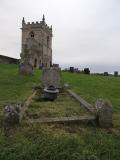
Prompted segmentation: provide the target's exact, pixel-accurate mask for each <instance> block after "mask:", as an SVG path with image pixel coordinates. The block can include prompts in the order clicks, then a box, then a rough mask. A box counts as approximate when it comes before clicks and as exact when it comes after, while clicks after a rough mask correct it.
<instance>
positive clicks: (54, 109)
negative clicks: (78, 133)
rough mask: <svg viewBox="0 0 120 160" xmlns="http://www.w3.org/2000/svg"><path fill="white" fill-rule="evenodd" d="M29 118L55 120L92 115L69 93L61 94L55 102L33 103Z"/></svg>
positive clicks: (29, 108) (29, 109)
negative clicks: (56, 118)
mask: <svg viewBox="0 0 120 160" xmlns="http://www.w3.org/2000/svg"><path fill="white" fill-rule="evenodd" d="M26 115H27V118H29V119H31V118H32V119H38V118H54V117H73V116H85V115H90V113H89V112H87V111H86V109H85V108H83V107H82V106H80V104H79V103H78V102H77V101H75V100H74V99H73V98H71V97H70V96H69V95H68V93H66V92H63V93H59V95H58V97H57V99H56V100H55V101H52V102H51V101H35V100H34V101H33V102H32V103H31V104H30V105H29V106H28V109H27V112H26Z"/></svg>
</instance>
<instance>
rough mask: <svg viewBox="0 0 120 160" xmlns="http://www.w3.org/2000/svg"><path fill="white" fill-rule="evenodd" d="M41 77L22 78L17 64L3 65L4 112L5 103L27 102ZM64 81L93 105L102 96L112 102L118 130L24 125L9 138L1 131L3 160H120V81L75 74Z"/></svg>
mask: <svg viewBox="0 0 120 160" xmlns="http://www.w3.org/2000/svg"><path fill="white" fill-rule="evenodd" d="M40 76H41V71H36V72H35V74H34V75H33V76H28V77H26V76H20V75H19V74H18V69H17V66H16V65H1V64H0V104H1V106H0V107H1V110H2V106H3V104H6V103H10V102H11V103H12V102H23V101H24V100H25V99H26V98H27V97H28V96H29V95H30V94H31V93H32V86H33V85H34V84H35V83H39V81H40ZM63 78H64V81H66V82H68V83H69V84H70V87H71V89H72V90H74V91H75V92H77V93H78V94H80V95H81V96H82V97H84V98H85V99H86V100H88V102H90V103H92V104H94V103H95V101H96V99H97V98H99V97H102V98H105V99H109V100H110V101H111V102H112V104H113V113H114V125H115V127H114V128H112V129H107V130H105V129H99V128H94V127H89V128H81V127H80V126H78V125H76V126H73V125H71V126H64V125H40V124H39V125H35V124H34V125H33V124H29V125H28V124H25V123H24V122H23V124H21V126H18V127H16V128H13V129H11V130H10V131H9V137H6V136H5V135H4V131H3V129H2V128H0V160H41V159H42V160H119V159H120V127H119V124H120V118H119V117H120V107H119V106H120V85H119V84H120V78H114V77H102V76H87V75H81V74H71V73H63ZM73 107H74V106H73ZM63 111H64V110H63ZM0 113H2V112H0Z"/></svg>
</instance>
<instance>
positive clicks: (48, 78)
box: [42, 67, 62, 89]
mask: <svg viewBox="0 0 120 160" xmlns="http://www.w3.org/2000/svg"><path fill="white" fill-rule="evenodd" d="M49 86H54V87H55V88H58V89H60V88H62V77H61V69H60V68H56V67H51V68H43V72H42V87H43V88H47V87H49Z"/></svg>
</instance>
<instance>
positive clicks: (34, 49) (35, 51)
mask: <svg viewBox="0 0 120 160" xmlns="http://www.w3.org/2000/svg"><path fill="white" fill-rule="evenodd" d="M21 29H22V46H21V63H28V64H30V65H31V66H32V67H34V68H41V67H48V68H49V67H50V66H51V65H52V26H51V27H49V26H48V25H47V24H46V22H45V17H44V15H43V18H42V21H40V22H36V23H34V22H32V23H30V22H28V23H26V22H25V19H24V18H23V20H22V28H21Z"/></svg>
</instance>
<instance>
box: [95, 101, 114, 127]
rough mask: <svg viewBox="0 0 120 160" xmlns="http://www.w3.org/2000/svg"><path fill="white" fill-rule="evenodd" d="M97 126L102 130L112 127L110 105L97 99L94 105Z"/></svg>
mask: <svg viewBox="0 0 120 160" xmlns="http://www.w3.org/2000/svg"><path fill="white" fill-rule="evenodd" d="M95 107H96V110H97V120H98V124H99V126H100V127H102V128H109V127H112V105H111V103H110V102H108V101H104V100H102V99H98V100H97V101H96V104H95Z"/></svg>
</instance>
